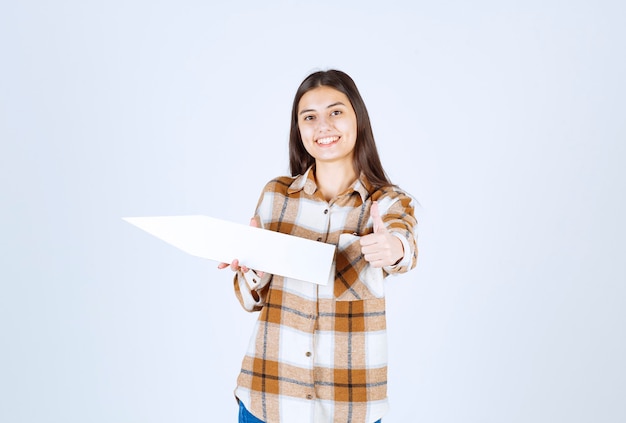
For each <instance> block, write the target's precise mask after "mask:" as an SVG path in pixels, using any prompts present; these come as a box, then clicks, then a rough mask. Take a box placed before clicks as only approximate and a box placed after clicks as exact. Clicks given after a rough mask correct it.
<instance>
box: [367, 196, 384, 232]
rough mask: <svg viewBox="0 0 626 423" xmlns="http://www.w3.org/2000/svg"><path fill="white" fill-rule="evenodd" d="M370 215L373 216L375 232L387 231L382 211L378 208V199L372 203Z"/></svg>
mask: <svg viewBox="0 0 626 423" xmlns="http://www.w3.org/2000/svg"><path fill="white" fill-rule="evenodd" d="M370 216H372V223H373V224H374V232H375V233H381V232H387V228H386V227H385V223H384V222H383V218H382V217H380V211H379V210H378V201H374V202H373V203H372V207H371V208H370Z"/></svg>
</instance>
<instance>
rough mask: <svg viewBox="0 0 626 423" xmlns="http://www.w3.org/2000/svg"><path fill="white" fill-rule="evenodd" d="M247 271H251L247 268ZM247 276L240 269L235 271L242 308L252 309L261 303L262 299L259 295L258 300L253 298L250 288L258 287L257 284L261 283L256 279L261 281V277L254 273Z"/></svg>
mask: <svg viewBox="0 0 626 423" xmlns="http://www.w3.org/2000/svg"><path fill="white" fill-rule="evenodd" d="M248 272H249V273H250V272H253V271H252V270H249V271H248ZM248 278H249V279H248ZM248 278H247V277H246V274H245V273H243V272H242V271H241V270H239V271H238V272H237V284H238V285H239V293H240V294H241V300H242V305H243V308H244V309H246V310H248V311H253V310H255V309H257V308H259V307H261V306H262V305H263V299H262V298H261V297H260V296H259V299H258V300H255V299H254V297H253V296H252V289H255V290H256V289H260V288H259V286H261V283H259V282H256V281H261V278H260V277H258V276H257V275H256V273H255V274H254V275H250V276H248ZM253 287H254V288H253Z"/></svg>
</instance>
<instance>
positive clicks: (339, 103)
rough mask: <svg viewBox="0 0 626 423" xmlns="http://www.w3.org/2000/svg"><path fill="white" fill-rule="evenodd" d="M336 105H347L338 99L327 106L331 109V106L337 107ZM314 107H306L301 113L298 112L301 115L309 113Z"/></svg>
mask: <svg viewBox="0 0 626 423" xmlns="http://www.w3.org/2000/svg"><path fill="white" fill-rule="evenodd" d="M335 106H345V104H343V103H342V102H341V101H337V102H336V103H333V104H330V105H328V106H327V107H326V108H327V109H330V108H331V107H335ZM314 111H315V110H314V109H304V110H301V111H300V113H298V114H299V115H302V114H304V113H309V112H314Z"/></svg>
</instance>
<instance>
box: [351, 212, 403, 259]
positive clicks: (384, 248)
mask: <svg viewBox="0 0 626 423" xmlns="http://www.w3.org/2000/svg"><path fill="white" fill-rule="evenodd" d="M370 214H371V216H372V220H373V223H374V233H371V234H369V235H365V236H364V237H361V240H360V242H361V252H362V253H363V256H364V257H365V260H367V261H368V262H369V264H370V265H371V266H372V267H385V266H390V265H393V264H396V263H398V262H399V261H400V260H402V258H403V257H404V247H403V246H402V241H400V239H398V237H397V236H395V235H392V234H391V232H389V231H388V230H387V228H386V227H385V224H384V223H383V219H382V218H381V217H380V213H379V211H378V203H377V202H376V201H374V203H373V204H372V208H371V209H370Z"/></svg>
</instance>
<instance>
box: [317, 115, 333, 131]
mask: <svg viewBox="0 0 626 423" xmlns="http://www.w3.org/2000/svg"><path fill="white" fill-rule="evenodd" d="M328 128H330V121H329V119H328V118H327V117H325V116H321V117H319V118H318V119H317V129H318V130H324V129H328Z"/></svg>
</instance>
